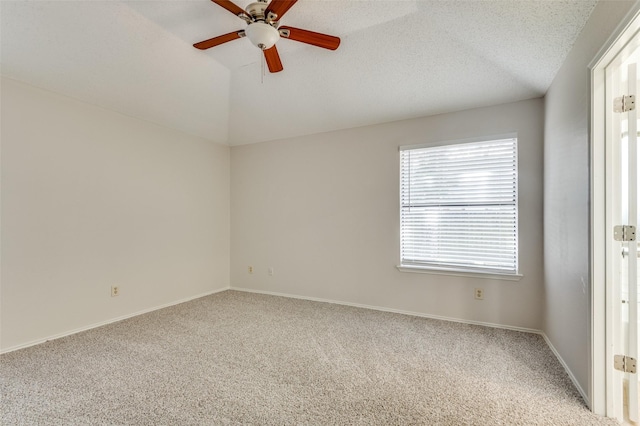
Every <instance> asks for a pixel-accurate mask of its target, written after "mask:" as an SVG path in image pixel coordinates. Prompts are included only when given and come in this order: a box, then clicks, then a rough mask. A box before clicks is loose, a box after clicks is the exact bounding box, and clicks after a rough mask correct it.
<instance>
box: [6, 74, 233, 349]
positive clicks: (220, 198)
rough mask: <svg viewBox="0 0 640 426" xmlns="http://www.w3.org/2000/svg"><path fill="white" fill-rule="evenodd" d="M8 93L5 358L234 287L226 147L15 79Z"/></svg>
mask: <svg viewBox="0 0 640 426" xmlns="http://www.w3.org/2000/svg"><path fill="white" fill-rule="evenodd" d="M1 96H2V97H1V101H2V112H1V113H2V116H1V117H2V130H1V136H2V160H1V161H2V163H1V173H2V186H1V193H2V210H1V213H2V216H1V218H2V228H1V250H2V252H1V256H2V257H1V260H2V262H1V280H2V281H1V287H0V291H1V293H0V295H1V320H2V321H1V322H2V324H1V343H0V347H1V348H2V350H10V349H11V348H15V347H17V346H20V345H24V344H28V343H30V342H34V341H38V340H40V339H43V338H47V337H51V336H55V335H59V334H63V333H66V332H69V331H72V330H75V329H78V328H83V327H87V326H90V325H92V324H96V323H100V322H103V321H108V320H110V319H114V318H118V317H121V316H125V315H130V314H133V313H136V312H139V311H141V310H146V309H150V308H153V307H157V306H160V305H163V304H167V303H173V302H176V301H178V300H182V299H187V298H191V297H194V296H197V295H201V294H203V293H208V292H212V291H214V290H216V289H221V288H225V287H227V286H228V285H229V231H230V229H229V148H228V147H227V146H221V145H216V144H214V143H212V142H210V141H207V140H204V139H201V138H197V137H193V136H188V135H186V134H183V133H179V132H177V131H174V130H170V129H168V128H164V127H161V126H158V125H155V124H151V123H148V122H144V121H140V120H137V119H133V118H129V117H126V116H123V115H120V114H117V113H114V112H110V111H107V110H104V109H101V108H97V107H94V106H91V105H89V104H85V103H81V102H78V101H75V100H72V99H70V98H66V97H64V96H61V95H58V94H54V93H51V92H47V91H43V90H40V89H37V88H34V87H31V86H27V85H24V84H22V83H18V82H16V81H13V80H10V79H6V78H3V79H2V92H1ZM114 284H117V285H119V286H120V291H121V294H120V296H118V297H116V298H112V297H110V287H111V285H114Z"/></svg>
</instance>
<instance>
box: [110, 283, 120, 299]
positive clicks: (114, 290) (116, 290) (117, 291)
mask: <svg viewBox="0 0 640 426" xmlns="http://www.w3.org/2000/svg"><path fill="white" fill-rule="evenodd" d="M119 295H120V287H118V286H117V285H112V286H111V297H116V296H119Z"/></svg>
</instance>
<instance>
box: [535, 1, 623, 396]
mask: <svg viewBox="0 0 640 426" xmlns="http://www.w3.org/2000/svg"><path fill="white" fill-rule="evenodd" d="M634 3H635V2H633V1H604V2H600V3H598V5H597V6H596V8H595V9H594V11H593V13H592V15H591V18H590V19H589V21H588V22H587V24H586V25H585V27H584V29H583V30H582V33H581V34H580V36H579V37H578V40H577V41H576V43H575V45H574V47H573V49H572V50H571V52H570V53H569V55H568V56H567V59H566V60H565V62H564V64H563V65H562V68H561V69H560V70H559V72H558V74H557V75H556V77H555V79H554V81H553V83H552V85H551V87H550V89H549V91H548V92H547V95H546V96H545V145H544V151H545V152H544V153H545V156H544V162H545V172H544V182H545V183H544V219H545V222H544V224H545V232H544V242H545V244H544V249H545V250H544V254H545V258H544V262H545V283H546V284H545V292H544V295H545V301H544V306H545V311H544V331H545V333H546V335H547V336H548V338H549V340H550V341H551V344H552V345H553V346H554V347H555V349H556V350H557V352H558V353H559V355H560V357H561V358H562V359H563V360H564V362H565V363H566V365H567V367H568V368H569V370H570V371H571V373H572V374H573V376H574V377H575V379H576V381H577V383H578V385H579V387H580V388H581V391H582V393H583V395H585V396H586V397H587V399H588V400H591V395H590V394H589V391H588V389H589V377H590V373H591V371H590V370H591V366H590V364H589V359H590V355H589V354H590V352H591V323H590V321H591V299H590V293H589V282H590V271H589V268H590V266H589V227H590V222H589V102H590V99H589V96H590V94H589V89H588V88H589V80H588V76H589V70H588V68H587V67H588V65H589V63H590V62H591V61H592V60H593V59H594V58H595V56H596V54H597V53H598V50H599V49H600V48H601V47H602V45H603V44H604V43H605V42H606V41H607V39H608V38H609V36H610V35H611V34H612V32H613V31H614V30H615V28H616V27H617V25H618V23H619V22H620V21H621V20H622V19H623V17H624V16H625V15H626V13H627V12H628V11H629V10H630V8H631V7H632V6H633V4H634Z"/></svg>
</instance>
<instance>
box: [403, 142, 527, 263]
mask: <svg viewBox="0 0 640 426" xmlns="http://www.w3.org/2000/svg"><path fill="white" fill-rule="evenodd" d="M400 161H401V167H400V168H401V176H400V182H401V183H400V186H401V188H400V198H401V200H400V201H401V212H400V222H401V226H400V227H401V230H400V234H401V235H400V238H401V244H400V246H401V266H409V267H411V266H415V267H423V268H433V269H452V270H463V271H476V272H487V273H501V274H517V273H518V170H517V139H515V138H509V139H500V140H488V141H482V142H471V143H457V144H451V145H445V146H435V147H427V148H412V147H402V148H401V155H400Z"/></svg>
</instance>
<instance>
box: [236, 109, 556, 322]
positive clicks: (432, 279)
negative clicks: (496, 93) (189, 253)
mask: <svg viewBox="0 0 640 426" xmlns="http://www.w3.org/2000/svg"><path fill="white" fill-rule="evenodd" d="M543 126H544V125H543V101H542V100H541V99H534V100H529V101H524V102H518V103H513V104H507V105H501V106H496V107H488V108H481V109H475V110H469V111H462V112H457V113H452V114H444V115H438V116H433V117H427V118H420V119H414V120H406V121H400V122H394V123H388V124H382V125H375V126H368V127H362V128H357V129H351V130H344V131H336V132H331V133H324V134H318V135H313V136H307V137H300V138H293V139H287V140H279V141H273V142H264V143H260V144H255V145H245V146H237V147H233V148H232V149H231V213H232V214H231V217H232V219H231V236H232V238H231V284H232V286H234V287H241V288H247V289H252V290H259V291H269V292H278V293H285V294H290V295H296V296H304V297H314V298H322V299H329V300H336V301H340V302H348V303H356V304H363V305H370V306H377V307H383V308H388V309H396V310H402V311H410V312H416V313H421V314H427V315H434V316H443V317H449V318H456V319H462V320H468V321H479V322H488V323H495V324H501V325H505V326H512V327H522V328H531V329H540V328H541V326H542V323H541V313H542V301H543V293H542V290H543V285H542V277H543V275H542V157H543V152H542V144H543V141H542V136H543ZM508 132H517V133H518V138H519V160H520V161H519V163H520V182H519V191H520V218H519V223H520V242H519V243H520V264H521V272H522V273H523V274H524V278H523V279H522V280H521V281H519V282H511V281H499V280H494V279H479V278H469V277H456V276H443V275H429V274H414V273H405V272H399V271H398V270H397V269H396V265H397V264H398V263H399V250H400V249H399V201H398V200H399V198H398V197H399V196H398V191H399V183H398V182H399V155H398V146H399V145H410V144H418V143H425V142H432V141H446V140H454V139H462V138H470V137H478V136H486V135H496V134H504V133H508ZM249 265H251V266H253V267H254V273H253V274H249V273H248V272H247V267H248V266H249ZM269 267H273V268H274V275H273V276H269V275H268V268H269ZM474 287H482V288H484V290H485V300H484V301H477V300H474V297H473V289H474Z"/></svg>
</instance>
